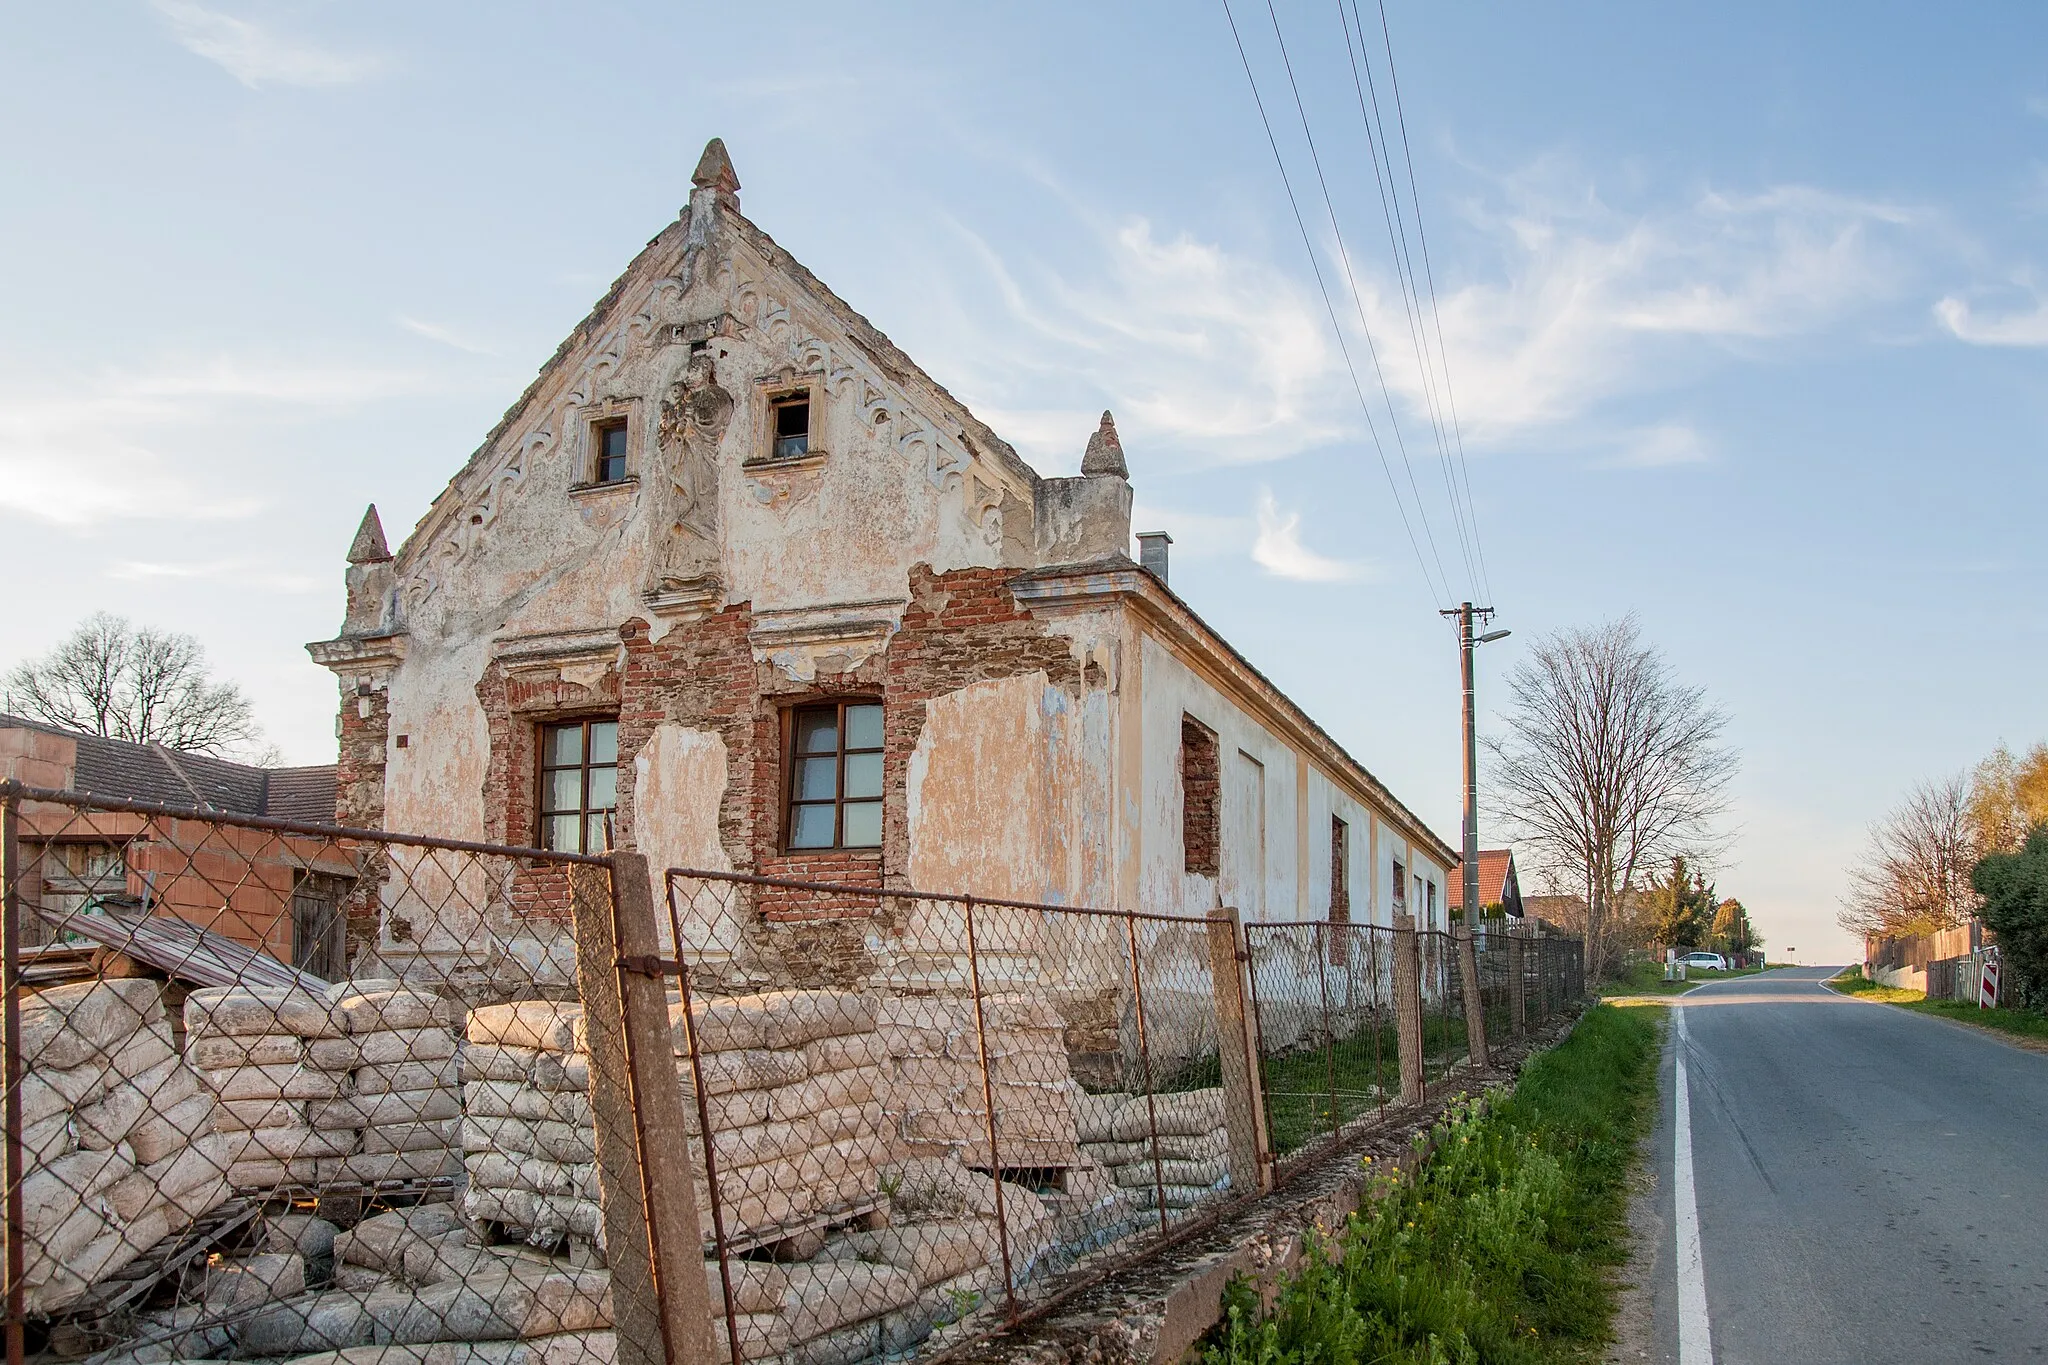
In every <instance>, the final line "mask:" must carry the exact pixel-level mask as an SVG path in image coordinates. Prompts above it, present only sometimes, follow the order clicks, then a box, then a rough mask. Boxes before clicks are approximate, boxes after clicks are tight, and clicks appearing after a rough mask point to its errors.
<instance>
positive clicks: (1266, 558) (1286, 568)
mask: <svg viewBox="0 0 2048 1365" xmlns="http://www.w3.org/2000/svg"><path fill="white" fill-rule="evenodd" d="M1252 562H1253V563H1255V564H1257V565H1258V566H1259V567H1260V568H1262V569H1264V570H1265V571H1266V572H1267V573H1269V574H1272V575H1273V576H1274V577H1276V578H1292V579H1295V580H1297V581H1298V582H1303V583H1355V582H1357V581H1359V580H1360V579H1362V578H1365V577H1366V576H1367V574H1368V567H1369V566H1367V565H1365V564H1362V563H1359V562H1357V561H1354V560H1342V559H1331V558H1328V557H1327V556H1324V555H1319V554H1317V553H1316V552H1315V551H1313V550H1311V549H1309V548H1308V547H1307V546H1306V545H1303V544H1302V543H1301V513H1299V512H1282V511H1281V510H1280V506H1279V504H1278V503H1276V502H1275V501H1274V500H1273V491H1272V490H1271V489H1269V488H1262V489H1260V490H1259V534H1258V539H1256V540H1254V541H1253V542H1252Z"/></svg>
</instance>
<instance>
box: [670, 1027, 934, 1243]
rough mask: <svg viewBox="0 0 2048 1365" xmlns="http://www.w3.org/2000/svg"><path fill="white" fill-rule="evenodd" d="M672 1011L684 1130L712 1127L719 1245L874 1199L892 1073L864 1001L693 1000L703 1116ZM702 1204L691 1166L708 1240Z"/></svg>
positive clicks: (886, 1157)
mask: <svg viewBox="0 0 2048 1365" xmlns="http://www.w3.org/2000/svg"><path fill="white" fill-rule="evenodd" d="M670 1014H671V1019H672V1020H673V1023H674V1038H675V1047H676V1052H677V1055H678V1068H677V1069H678V1074H679V1077H680V1079H681V1082H682V1086H683V1112H684V1121H685V1123H686V1124H687V1125H688V1126H689V1128H690V1130H691V1132H692V1133H700V1131H701V1127H702V1120H703V1118H704V1117H708V1118H709V1120H710V1125H711V1134H712V1142H711V1150H712V1153H713V1156H714V1158H715V1160H716V1162H717V1166H718V1192H719V1209H718V1212H719V1215H720V1217H721V1218H722V1220H723V1223H724V1229H725V1235H726V1237H727V1239H728V1241H730V1240H733V1239H740V1238H762V1239H767V1238H772V1237H773V1236H774V1235H775V1234H776V1233H778V1232H780V1231H783V1230H787V1229H789V1228H791V1227H793V1226H795V1225H799V1224H803V1223H806V1222H810V1221H815V1220H817V1219H819V1218H833V1217H838V1216H850V1215H851V1214H852V1213H853V1212H854V1211H857V1209H858V1208H859V1207H873V1206H874V1205H876V1204H878V1203H879V1202H880V1201H881V1199H882V1190H881V1186H882V1172H883V1170H884V1169H885V1168H886V1167H887V1166H888V1165H889V1164H890V1162H891V1161H892V1160H893V1159H894V1156H895V1148H894V1144H893V1142H892V1141H891V1138H890V1133H889V1131H888V1125H887V1122H886V1119H885V1115H884V1107H883V1106H884V1095H885V1092H886V1091H887V1089H888V1087H889V1085H890V1084H891V1080H892V1077H891V1068H890V1065H889V1056H888V1052H887V1050H886V1048H885V1046H884V1045H883V1042H882V1039H881V1036H880V1034H879V1033H878V1032H877V1030H876V1001H875V999H874V997H872V996H869V995H864V994H860V993H857V992H852V991H835V990H784V991H767V992H762V993H759V994H754V995H743V996H732V997H726V998H722V999H714V1000H708V1001H698V1002H696V1004H695V1008H694V1011H693V1016H692V1017H693V1020H694V1023H695V1028H696V1039H697V1071H698V1072H701V1074H702V1077H703V1087H702V1088H703V1096H702V1111H703V1113H702V1115H700V1113H699V1099H698V1095H697V1086H696V1078H695V1074H694V1073H693V1071H692V1068H691V1065H690V1061H689V1055H688V1054H689V1033H688V1032H687V1031H686V1030H685V1028H684V1023H683V1018H682V1007H681V1006H680V1005H677V1006H674V1007H673V1008H672V1009H671V1011H670ZM710 1197H711V1188H710V1183H709V1181H708V1180H707V1179H706V1178H705V1177H704V1174H703V1172H702V1171H701V1169H700V1170H698V1171H697V1200H698V1207H699V1211H700V1213H701V1214H703V1216H704V1220H705V1226H706V1229H707V1233H708V1230H709V1228H710V1226H711V1221H710V1207H711V1205H710Z"/></svg>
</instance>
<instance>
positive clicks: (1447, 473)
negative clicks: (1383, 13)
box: [1337, 0, 1479, 588]
mask: <svg viewBox="0 0 2048 1365" xmlns="http://www.w3.org/2000/svg"><path fill="white" fill-rule="evenodd" d="M1344 5H1345V0H1337V20H1338V24H1339V26H1340V27H1342V29H1343V30H1344V51H1345V56H1346V58H1347V59H1348V60H1349V62H1350V66H1351V88H1352V90H1353V92H1354V93H1355V94H1356V96H1357V99H1358V113H1359V122H1360V123H1361V124H1362V125H1363V126H1364V129H1365V145H1366V151H1367V152H1368V154H1369V155H1370V158H1371V160H1372V169H1373V182H1374V184H1375V185H1376V186H1377V187H1378V189H1379V194H1380V215H1381V219H1382V221H1383V222H1384V223H1385V225H1386V229H1387V248H1388V250H1389V252H1390V253H1391V254H1392V256H1393V258H1394V278H1395V280H1396V282H1397V283H1398V284H1399V286H1400V290H1401V307H1402V312H1403V314H1404V315H1405V316H1406V318H1407V322H1408V340H1409V344H1410V345H1411V346H1412V347H1413V348H1414V352H1415V364H1416V370H1417V372H1418V374H1419V375H1420V377H1421V381H1422V394H1423V407H1424V411H1425V414H1426V415H1427V416H1428V418H1429V424H1430V429H1431V433H1432V436H1433V438H1434V440H1435V442H1436V448H1437V462H1438V466H1439V469H1440V471H1441V472H1442V474H1443V478H1444V494H1445V496H1446V497H1447V498H1448V499H1449V500H1450V504H1451V515H1452V517H1453V519H1454V522H1455V524H1456V525H1457V527H1458V531H1459V536H1460V544H1461V546H1462V547H1463V548H1465V550H1466V563H1465V572H1466V575H1467V578H1468V580H1469V581H1471V582H1472V583H1473V585H1474V586H1475V588H1476V587H1477V585H1478V582H1479V575H1478V574H1477V573H1475V572H1474V569H1473V552H1474V549H1475V548H1476V546H1475V542H1476V540H1477V525H1476V523H1475V524H1473V525H1472V526H1471V527H1470V530H1469V532H1468V528H1467V522H1468V518H1467V516H1466V514H1465V512H1464V510H1463V509H1462V508H1461V506H1460V502H1461V498H1460V490H1459V488H1458V485H1457V481H1456V477H1455V475H1454V474H1453V473H1452V470H1451V453H1450V447H1449V444H1448V443H1447V441H1446V440H1445V437H1444V419H1443V413H1444V406H1443V400H1442V398H1441V397H1440V396H1439V392H1438V380H1437V378H1436V374H1435V367H1434V366H1432V365H1431V364H1430V360H1429V342H1428V327H1427V324H1426V323H1425V322H1424V321H1423V319H1422V302H1421V291H1420V289H1419V287H1418V286H1417V285H1416V283H1415V262H1414V258H1413V256H1412V254H1411V253H1410V251H1409V248H1408V231H1407V215H1406V214H1405V213H1403V212H1402V210H1401V202H1400V193H1399V186H1398V185H1397V184H1395V183H1393V182H1392V179H1391V177H1392V175H1393V164H1392V152H1391V149H1390V148H1389V147H1388V144H1387V139H1386V130H1385V126H1384V122H1383V121H1382V120H1381V119H1380V118H1379V92H1378V87H1377V85H1376V83H1374V82H1373V80H1372V71H1371V62H1370V59H1369V57H1368V58H1367V59H1366V69H1365V74H1364V77H1363V80H1361V77H1360V73H1359V62H1360V59H1361V54H1363V53H1364V52H1365V28H1364V24H1363V22H1362V21H1361V22H1360V23H1359V25H1358V48H1357V50H1356V51H1354V50H1353V49H1352V43H1351V39H1352V23H1353V19H1354V18H1355V17H1356V0H1353V8H1352V10H1351V11H1350V12H1349V13H1347V12H1346V10H1345V7H1344ZM1368 87H1371V89H1372V92H1373V93H1372V108H1371V110H1370V111H1368V110H1367V108H1366V90H1367V88H1368ZM1383 152H1385V154H1386V158H1387V164H1386V165H1385V167H1384V169H1383V168H1382V165H1381V160H1382V153H1383ZM1469 494H1470V489H1469V488H1467V489H1466V490H1465V495H1466V497H1467V498H1468V499H1469Z"/></svg>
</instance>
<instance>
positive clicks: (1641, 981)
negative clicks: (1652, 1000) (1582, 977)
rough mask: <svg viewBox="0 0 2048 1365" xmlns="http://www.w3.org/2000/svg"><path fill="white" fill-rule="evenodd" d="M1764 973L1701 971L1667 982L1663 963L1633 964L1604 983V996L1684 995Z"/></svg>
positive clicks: (1757, 969) (1740, 969) (1746, 969)
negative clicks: (1711, 983)
mask: <svg viewBox="0 0 2048 1365" xmlns="http://www.w3.org/2000/svg"><path fill="white" fill-rule="evenodd" d="M1763 970H1764V968H1762V967H1737V968H1736V969H1735V970H1733V971H1728V972H1699V973H1696V974H1695V975H1693V976H1691V977H1688V978H1687V979H1686V980H1684V981H1666V980H1665V979H1664V964H1663V963H1661V962H1631V963H1630V964H1629V965H1628V968H1627V970H1625V971H1623V972H1622V974H1621V975H1620V976H1618V977H1616V978H1615V979H1614V980H1612V981H1603V982H1601V983H1600V997H1601V998H1602V999H1603V1000H1604V999H1607V998H1609V997H1611V996H1617V995H1684V994H1685V993H1686V992H1687V991H1689V990H1691V989H1693V988H1694V987H1695V986H1698V985H1701V984H1702V983H1704V982H1708V981H1726V980H1728V979H1729V978H1731V977H1737V976H1755V975H1756V974H1757V973H1758V972H1760V971H1763Z"/></svg>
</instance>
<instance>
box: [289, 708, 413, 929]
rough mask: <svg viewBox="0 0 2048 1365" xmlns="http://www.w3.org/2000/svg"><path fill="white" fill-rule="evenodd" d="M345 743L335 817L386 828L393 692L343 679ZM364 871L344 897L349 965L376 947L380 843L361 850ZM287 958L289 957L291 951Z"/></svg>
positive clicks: (385, 865)
mask: <svg viewBox="0 0 2048 1365" xmlns="http://www.w3.org/2000/svg"><path fill="white" fill-rule="evenodd" d="M340 720H341V744H340V752H339V756H338V757H337V759H336V763H335V773H334V779H335V785H334V818H335V820H336V822H337V823H339V824H343V825H350V826H353V827H355V828H357V829H382V828H384V761H385V757H386V745H387V744H388V743H389V741H390V737H391V694H390V693H389V692H385V691H382V690H378V691H372V692H370V693H369V694H368V695H366V696H358V695H357V692H356V684H355V680H354V679H353V678H349V677H346V676H344V677H343V678H342V679H341V711H340ZM363 858H364V866H363V875H362V876H361V877H359V878H357V880H356V883H355V885H354V886H353V887H351V888H350V889H349V891H348V892H347V894H346V895H344V897H343V898H342V906H341V913H342V919H343V921H344V923H345V924H346V926H347V928H346V930H345V934H346V938H345V947H344V949H343V951H344V952H345V953H346V955H347V959H348V961H349V962H350V963H354V962H355V961H356V958H357V955H358V954H360V953H362V952H363V951H365V950H366V949H367V950H372V951H374V949H375V948H376V945H377V939H378V924H377V920H378V915H379V913H380V912H381V909H382V906H381V904H380V896H379V891H378V888H380V887H381V886H382V885H383V883H384V878H385V875H386V873H387V872H388V870H389V867H390V863H389V857H388V855H387V854H386V853H385V851H384V848H383V846H382V845H381V844H373V845H369V846H368V847H366V848H365V849H364V850H363ZM286 960H287V961H289V960H290V957H289V955H287V957H286Z"/></svg>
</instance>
